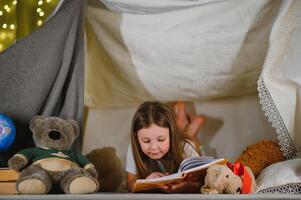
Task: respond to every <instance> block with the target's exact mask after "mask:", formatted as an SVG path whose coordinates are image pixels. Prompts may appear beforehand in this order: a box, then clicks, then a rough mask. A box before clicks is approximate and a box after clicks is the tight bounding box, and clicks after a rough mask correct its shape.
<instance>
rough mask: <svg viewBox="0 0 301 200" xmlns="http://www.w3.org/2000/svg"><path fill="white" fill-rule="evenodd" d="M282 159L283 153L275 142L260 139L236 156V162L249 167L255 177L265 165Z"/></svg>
mask: <svg viewBox="0 0 301 200" xmlns="http://www.w3.org/2000/svg"><path fill="white" fill-rule="evenodd" d="M283 160H284V157H283V153H282V151H281V150H280V147H279V145H278V144H277V143H276V142H274V141H269V140H262V141H260V142H258V143H256V144H252V145H250V146H248V147H247V148H246V150H244V151H243V152H242V154H241V155H240V156H239V157H238V159H237V160H236V162H240V163H242V164H243V165H245V166H248V167H250V168H251V170H252V171H253V174H254V176H255V177H257V176H258V175H259V173H260V172H261V171H262V170H263V169H264V168H266V167H267V166H269V165H271V164H273V163H276V162H280V161H283Z"/></svg>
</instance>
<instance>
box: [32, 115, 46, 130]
mask: <svg viewBox="0 0 301 200" xmlns="http://www.w3.org/2000/svg"><path fill="white" fill-rule="evenodd" d="M45 118H46V117H44V116H42V115H37V116H35V117H33V118H32V119H31V120H30V125H29V128H30V130H31V131H33V130H34V128H35V126H36V125H37V124H38V123H39V122H41V121H42V120H44V119H45Z"/></svg>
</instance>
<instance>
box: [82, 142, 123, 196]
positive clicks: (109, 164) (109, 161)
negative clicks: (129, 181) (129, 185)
mask: <svg viewBox="0 0 301 200" xmlns="http://www.w3.org/2000/svg"><path fill="white" fill-rule="evenodd" d="M86 157H87V158H88V159H89V160H90V161H91V162H92V163H93V164H94V166H95V168H96V170H97V172H98V174H99V177H98V180H99V184H100V188H101V191H102V192H115V191H116V190H117V189H119V187H120V186H121V183H122V181H123V178H124V177H123V176H124V174H123V168H122V163H121V160H120V159H119V158H118V156H117V155H116V149H115V148H113V147H103V148H98V149H94V150H93V151H91V152H90V153H88V154H87V155H86Z"/></svg>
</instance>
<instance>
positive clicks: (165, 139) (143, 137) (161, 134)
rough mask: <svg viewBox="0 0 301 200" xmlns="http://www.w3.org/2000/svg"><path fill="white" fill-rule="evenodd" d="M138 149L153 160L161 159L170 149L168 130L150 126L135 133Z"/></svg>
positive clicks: (154, 125) (153, 125)
mask: <svg viewBox="0 0 301 200" xmlns="http://www.w3.org/2000/svg"><path fill="white" fill-rule="evenodd" d="M137 135H138V141H139V144H140V147H141V149H142V151H143V153H144V154H145V155H147V156H148V157H149V158H151V159H153V160H159V159H161V158H162V157H163V156H164V155H165V154H166V153H167V152H168V151H169V147H170V139H169V129H168V128H163V127H160V126H157V125H156V124H152V125H151V126H150V127H148V128H143V129H140V130H139V131H138V132H137Z"/></svg>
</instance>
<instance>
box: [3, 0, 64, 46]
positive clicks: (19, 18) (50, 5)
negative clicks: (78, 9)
mask: <svg viewBox="0 0 301 200" xmlns="http://www.w3.org/2000/svg"><path fill="white" fill-rule="evenodd" d="M58 1H59V0H0V52H1V51H4V50H5V49H6V48H8V47H9V46H10V45H12V44H13V43H15V41H16V40H18V39H21V38H22V37H24V36H26V35H28V34H30V33H31V32H32V31H34V30H35V29H37V28H38V27H39V26H42V25H43V23H44V21H45V20H46V19H47V17H48V15H49V14H50V13H51V11H52V10H53V9H54V8H55V6H56V5H57V3H58Z"/></svg>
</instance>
